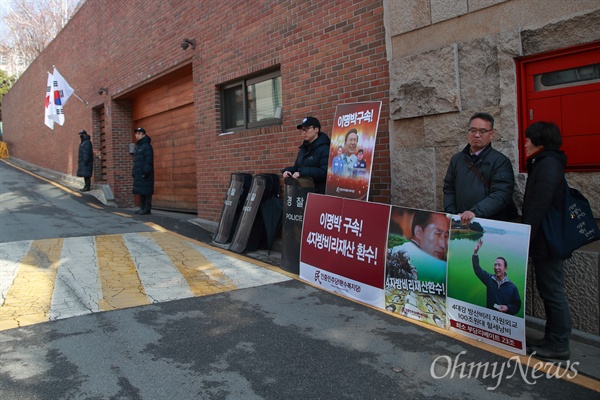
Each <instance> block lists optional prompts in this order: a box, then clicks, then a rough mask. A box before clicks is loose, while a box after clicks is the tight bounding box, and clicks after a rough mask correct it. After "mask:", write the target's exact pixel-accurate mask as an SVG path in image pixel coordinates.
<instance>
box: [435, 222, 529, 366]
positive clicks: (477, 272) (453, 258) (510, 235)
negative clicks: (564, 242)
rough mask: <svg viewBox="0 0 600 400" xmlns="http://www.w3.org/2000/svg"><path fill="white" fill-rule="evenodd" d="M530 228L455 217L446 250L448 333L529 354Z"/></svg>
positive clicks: (508, 223) (521, 225)
mask: <svg viewBox="0 0 600 400" xmlns="http://www.w3.org/2000/svg"><path fill="white" fill-rule="evenodd" d="M530 230H531V229H530V226H529V225H524V224H515V223H510V222H500V221H494V220H489V219H481V218H475V219H473V220H472V221H471V223H470V224H469V226H463V225H462V224H461V222H460V218H459V217H458V216H454V217H453V218H452V228H451V236H450V244H449V250H448V296H447V300H446V302H447V312H448V325H449V328H450V330H452V331H454V332H459V333H461V334H463V335H466V336H469V337H471V338H474V339H477V340H481V341H483V342H486V343H488V344H491V345H493V346H496V347H499V348H503V349H505V350H509V351H512V352H516V353H519V354H525V350H526V349H525V293H526V292H525V285H526V280H527V259H528V256H529V235H530Z"/></svg>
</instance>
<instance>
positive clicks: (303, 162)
mask: <svg viewBox="0 0 600 400" xmlns="http://www.w3.org/2000/svg"><path fill="white" fill-rule="evenodd" d="M296 128H297V129H299V130H301V131H302V136H303V138H304V140H303V141H302V144H301V145H300V150H298V156H297V157H296V161H295V162H294V165H292V166H291V167H287V168H284V169H283V177H284V178H293V179H298V178H299V177H301V176H302V177H307V178H312V179H313V181H314V183H315V191H316V192H317V193H321V194H324V193H325V183H326V181H327V166H328V163H329V145H330V144H331V141H330V140H329V137H328V136H327V135H326V134H325V133H324V132H321V123H320V122H319V120H318V119H316V118H315V117H306V118H304V119H303V120H302V123H300V124H299V125H297V126H296Z"/></svg>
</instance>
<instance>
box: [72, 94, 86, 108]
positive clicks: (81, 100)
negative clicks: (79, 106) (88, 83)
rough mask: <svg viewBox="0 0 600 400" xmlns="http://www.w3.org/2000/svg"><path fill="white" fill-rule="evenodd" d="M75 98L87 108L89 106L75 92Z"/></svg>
mask: <svg viewBox="0 0 600 400" xmlns="http://www.w3.org/2000/svg"><path fill="white" fill-rule="evenodd" d="M73 96H75V97H76V98H77V99H78V100H79V101H81V102H82V103H83V104H85V106H86V107H87V106H88V102H87V101H85V100H83V99H82V98H81V97H79V96H77V93H75V92H73Z"/></svg>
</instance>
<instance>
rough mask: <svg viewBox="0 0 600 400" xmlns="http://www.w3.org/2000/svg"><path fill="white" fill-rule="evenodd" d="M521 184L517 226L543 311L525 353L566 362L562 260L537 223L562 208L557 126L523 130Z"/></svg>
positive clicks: (567, 332) (567, 315)
mask: <svg viewBox="0 0 600 400" xmlns="http://www.w3.org/2000/svg"><path fill="white" fill-rule="evenodd" d="M525 137H526V142H525V154H526V155H527V173H528V177H527V183H526V186H525V194H524V199H523V223H524V224H528V225H531V240H530V245H529V256H530V257H531V259H532V262H533V268H534V272H535V280H536V284H537V288H538V290H539V292H540V296H541V298H542V300H543V301H544V309H545V312H546V327H545V335H544V337H543V338H542V339H541V340H537V341H528V343H527V345H528V348H527V350H528V353H530V354H532V353H535V354H536V355H538V356H540V357H543V358H552V359H560V360H568V359H569V357H570V354H571V353H570V351H569V336H570V335H571V329H572V322H571V314H570V312H569V302H568V300H567V294H566V291H565V275H564V271H563V261H562V260H561V259H558V258H553V256H552V253H551V251H550V246H549V244H548V241H547V240H546V237H545V236H544V233H543V230H542V229H541V225H542V221H543V219H544V217H545V216H546V214H547V213H548V211H549V210H550V208H551V207H557V208H560V207H561V205H564V196H565V188H564V187H563V186H564V185H563V181H564V167H565V165H566V164H567V157H566V156H565V154H564V153H563V152H562V151H560V146H561V145H562V137H561V135H560V130H559V128H558V126H556V125H555V124H553V123H549V122H535V123H534V124H532V125H530V126H529V127H528V128H527V130H526V131H525Z"/></svg>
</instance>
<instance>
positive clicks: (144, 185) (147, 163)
mask: <svg viewBox="0 0 600 400" xmlns="http://www.w3.org/2000/svg"><path fill="white" fill-rule="evenodd" d="M135 139H136V142H135V149H134V151H133V153H134V154H133V171H132V173H131V176H132V177H133V194H139V195H140V209H139V210H138V211H136V214H140V215H148V214H150V213H151V211H150V210H151V209H152V195H153V194H154V151H153V149H152V145H151V144H150V142H151V139H150V136H147V135H146V131H145V130H144V128H137V129H136V130H135Z"/></svg>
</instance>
